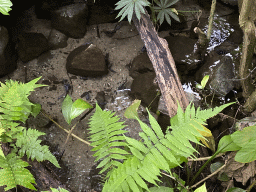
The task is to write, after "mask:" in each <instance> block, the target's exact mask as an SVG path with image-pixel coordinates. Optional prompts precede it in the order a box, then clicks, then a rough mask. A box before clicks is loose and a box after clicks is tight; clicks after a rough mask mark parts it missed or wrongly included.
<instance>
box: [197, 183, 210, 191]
mask: <svg viewBox="0 0 256 192" xmlns="http://www.w3.org/2000/svg"><path fill="white" fill-rule="evenodd" d="M195 192H207V190H206V186H205V183H204V184H203V185H202V186H201V187H199V188H198V189H196V190H195Z"/></svg>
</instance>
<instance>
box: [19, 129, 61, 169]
mask: <svg viewBox="0 0 256 192" xmlns="http://www.w3.org/2000/svg"><path fill="white" fill-rule="evenodd" d="M41 135H45V133H42V132H40V131H37V130H36V129H28V130H26V129H24V130H23V132H22V133H21V134H19V135H18V136H17V141H16V147H18V148H20V150H19V155H20V156H21V157H23V156H24V155H25V154H26V155H27V157H28V158H31V159H32V161H33V160H34V159H35V158H36V160H37V161H38V162H41V161H44V160H48V161H50V162H51V163H52V164H54V165H55V166H56V167H58V168H60V165H59V163H58V161H57V160H56V158H55V157H54V156H53V155H52V154H51V152H50V151H49V147H48V146H46V145H43V146H42V145H41V144H40V143H41V140H39V139H38V137H39V136H41Z"/></svg>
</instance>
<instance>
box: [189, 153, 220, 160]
mask: <svg viewBox="0 0 256 192" xmlns="http://www.w3.org/2000/svg"><path fill="white" fill-rule="evenodd" d="M223 154H224V153H220V154H219V155H217V156H216V157H221V156H222V155H223ZM216 157H215V158H216ZM210 158H212V156H209V157H201V158H196V159H188V161H206V160H208V159H210Z"/></svg>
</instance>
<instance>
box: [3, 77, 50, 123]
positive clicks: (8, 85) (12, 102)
mask: <svg viewBox="0 0 256 192" xmlns="http://www.w3.org/2000/svg"><path fill="white" fill-rule="evenodd" d="M40 78H41V77H39V78H37V79H34V80H32V81H30V82H28V83H26V84H24V83H19V82H18V81H13V80H7V81H6V82H5V84H4V83H0V85H1V87H0V112H1V113H3V114H2V118H4V119H6V120H9V121H21V122H23V123H24V122H25V121H26V120H27V118H28V116H29V115H30V114H31V111H32V109H31V107H32V106H33V105H34V104H33V103H31V102H30V101H29V100H28V96H29V94H30V92H31V91H34V89H35V88H38V87H42V86H45V85H40V84H35V83H36V82H37V81H38V80H39V79H40Z"/></svg>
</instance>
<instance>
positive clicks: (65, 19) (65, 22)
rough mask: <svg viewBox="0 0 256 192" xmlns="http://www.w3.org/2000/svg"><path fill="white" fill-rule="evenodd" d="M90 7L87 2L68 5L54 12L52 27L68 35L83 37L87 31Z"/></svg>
mask: <svg viewBox="0 0 256 192" xmlns="http://www.w3.org/2000/svg"><path fill="white" fill-rule="evenodd" d="M87 15H88V8H87V5H86V4H85V3H77V4H72V5H67V6H64V7H61V8H59V9H58V10H55V11H53V12H52V18H51V23H52V27H53V28H55V29H57V30H58V31H60V32H62V33H64V34H65V35H67V36H68V37H72V38H82V37H84V35H85V33H86V19H87Z"/></svg>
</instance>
